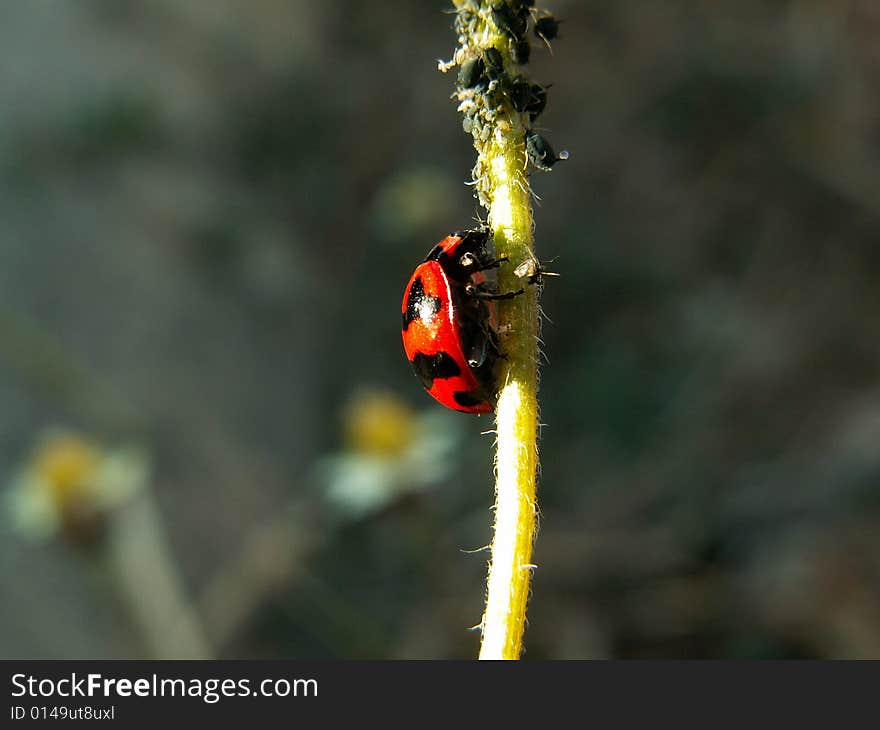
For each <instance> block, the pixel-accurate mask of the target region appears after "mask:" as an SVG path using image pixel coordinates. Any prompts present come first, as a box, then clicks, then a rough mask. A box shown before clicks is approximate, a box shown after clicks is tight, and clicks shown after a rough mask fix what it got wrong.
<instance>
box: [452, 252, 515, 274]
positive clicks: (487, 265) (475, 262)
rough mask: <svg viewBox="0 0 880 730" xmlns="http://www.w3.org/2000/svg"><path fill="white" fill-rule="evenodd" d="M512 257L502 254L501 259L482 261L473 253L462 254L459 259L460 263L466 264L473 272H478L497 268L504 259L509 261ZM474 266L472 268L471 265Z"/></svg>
mask: <svg viewBox="0 0 880 730" xmlns="http://www.w3.org/2000/svg"><path fill="white" fill-rule="evenodd" d="M509 260H510V259H508V258H507V256H502V257H501V258H499V259H494V260H492V261H484V262H480V260H479V259H478V258H477V257H476V256H474V255H473V254H472V253H465V254H462V256H461V258H460V259H459V260H458V262H459V264H461V265H462V266H464V267H465V268H466V269H469V270H470V273H472V274H478V273H479V272H481V271H488V270H489V269H497V268H498V267H499V266H500V265H501V263H502V262H503V261H509ZM472 266H473V267H474V268H471V267H472Z"/></svg>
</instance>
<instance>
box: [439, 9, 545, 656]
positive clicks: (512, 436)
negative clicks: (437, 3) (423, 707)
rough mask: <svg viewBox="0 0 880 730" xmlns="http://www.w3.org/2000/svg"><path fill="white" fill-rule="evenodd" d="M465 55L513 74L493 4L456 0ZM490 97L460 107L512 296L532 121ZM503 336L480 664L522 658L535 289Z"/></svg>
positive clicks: (528, 565)
mask: <svg viewBox="0 0 880 730" xmlns="http://www.w3.org/2000/svg"><path fill="white" fill-rule="evenodd" d="M455 5H456V8H457V9H458V11H459V15H458V19H457V22H456V28H457V30H458V32H459V41H460V44H461V45H460V47H459V49H458V50H457V51H456V61H457V62H459V63H460V62H461V61H462V60H466V59H467V58H477V57H479V55H480V54H481V53H482V50H483V49H485V48H487V47H489V46H494V47H495V48H496V49H497V50H498V51H499V53H500V54H501V57H502V59H503V61H504V67H505V73H506V74H507V75H508V77H510V78H512V77H513V76H514V74H513V73H511V70H512V69H514V68H515V66H514V63H513V61H512V59H511V55H510V51H509V43H508V41H507V38H506V37H505V36H504V35H503V33H502V32H501V31H499V29H498V27H497V26H496V25H495V24H494V22H493V19H492V15H491V13H490V7H489V6H490V3H487V2H480V3H475V2H472V1H468V0H455ZM487 96H488V95H486V94H475V93H474V92H472V91H469V90H460V92H459V99H460V101H461V102H462V105H461V108H462V111H464V112H465V114H466V115H468V116H469V117H470V119H471V131H472V133H473V135H474V146H475V148H476V149H477V153H478V158H477V164H476V166H475V168H474V181H475V183H476V190H477V196H478V198H479V200H480V202H481V203H482V204H483V205H484V207H487V208H488V210H489V225H490V227H491V228H492V232H493V235H494V241H495V253H496V256H498V257H507V258H508V260H509V261H510V262H511V265H510V266H509V267H502V269H501V271H500V272H499V281H498V284H499V289H500V290H501V291H512V290H515V289H519V288H522V285H523V282H522V280H521V279H519V278H518V277H516V276H515V275H514V274H513V273H511V272H512V271H513V269H514V268H515V267H516V266H517V265H518V264H520V263H521V262H524V261H535V256H534V253H533V247H534V243H533V236H532V207H531V192H530V188H529V182H528V177H527V176H526V174H525V170H526V151H525V144H524V134H525V130H526V126H525V124H524V115H523V114H522V113H520V112H517V111H516V110H515V109H514V108H513V107H512V105H511V104H510V103H509V101H504V102H503V103H501V104H500V105H499V104H493V105H491V106H490V104H489V102H487ZM498 310H499V313H498V320H499V321H498V332H499V338H500V341H501V351H502V352H503V354H504V357H503V358H500V359H499V364H498V367H497V371H496V376H497V378H498V383H499V384H500V388H499V392H498V401H497V405H496V432H497V443H496V455H495V471H496V483H495V527H494V534H493V539H492V548H491V550H492V553H491V560H490V563H489V575H488V581H487V597H486V609H485V613H484V614H483V621H482V635H483V640H482V645H481V648H480V659H518V658H519V656H520V654H521V652H522V637H523V631H524V628H525V620H526V603H527V600H528V595H529V585H530V582H531V575H532V569H533V568H534V566H533V565H532V546H533V542H534V536H535V531H536V520H537V506H536V500H535V482H536V473H537V469H538V448H537V422H538V401H537V388H538V368H537V343H538V325H539V316H538V300H537V287H534V286H527V287H526V291H525V293H524V294H523V295H522V296H518V297H515V298H514V299H511V300H508V301H504V302H500V303H499V307H498Z"/></svg>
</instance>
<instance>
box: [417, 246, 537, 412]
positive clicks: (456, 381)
mask: <svg viewBox="0 0 880 730" xmlns="http://www.w3.org/2000/svg"><path fill="white" fill-rule="evenodd" d="M488 240H489V231H488V230H487V229H481V230H466V231H458V232H456V233H453V234H452V235H449V236H446V238H444V239H443V240H442V241H440V243H438V244H437V245H436V246H435V247H434V248H433V249H431V251H430V252H429V253H428V255H427V256H426V257H425V260H424V261H423V262H422V263H421V264H419V265H418V266H417V267H416V270H415V271H414V272H413V275H412V276H411V277H410V280H409V283H408V284H407V286H406V290H405V291H404V293H403V303H402V305H401V314H402V316H403V326H402V331H403V348H404V350H405V352H406V357H407V359H408V360H409V361H410V364H411V365H412V367H413V370H415V373H416V375H417V376H418V377H419V379H420V380H421V381H422V385H423V386H424V387H425V390H427V391H428V393H429V394H430V395H431V396H432V397H433V398H435V399H436V400H437V401H439V402H440V403H442V404H443V405H444V406H446V407H447V408H452V409H453V410H456V411H463V412H465V413H491V412H492V410H493V403H492V402H493V400H494V398H495V391H496V388H495V378H494V375H493V368H494V366H495V361H496V360H497V358H498V341H497V335H496V333H495V330H494V329H493V327H492V322H493V319H494V312H493V311H492V309H491V307H492V300H495V299H509V298H511V297H514V296H516V295H518V294H521V293H522V290H519V291H516V292H510V293H508V294H498V293H495V292H494V291H492V290H491V289H490V288H489V287H488V286H487V285H486V279H485V277H484V276H483V275H482V273H481V272H484V271H487V270H489V269H494V268H497V267H498V265H499V264H500V263H501V260H498V259H493V258H492V256H491V255H490V254H489V252H488V250H487V243H488Z"/></svg>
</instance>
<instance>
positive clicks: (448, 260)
mask: <svg viewBox="0 0 880 730" xmlns="http://www.w3.org/2000/svg"><path fill="white" fill-rule="evenodd" d="M489 235H490V231H489V229H488V228H480V229H475V230H464V231H456V232H455V233H453V234H452V235H450V236H447V237H446V238H444V239H443V240H442V241H440V243H438V244H437V245H436V246H434V248H433V249H432V250H431V252H430V253H429V254H428V256H427V257H426V258H425V261H436V262H437V263H439V264H440V266H442V267H443V271H444V272H445V273H446V275H447V276H448V277H449V278H450V279H452V280H453V281H458V282H466V281H468V279H470V277H471V276H472V275H473V274H474V273H475V272H477V271H482V270H483V269H484V268H485V265H486V263H488V262H489V261H490V260H491V256H490V255H489V252H488V250H487V244H488V241H489Z"/></svg>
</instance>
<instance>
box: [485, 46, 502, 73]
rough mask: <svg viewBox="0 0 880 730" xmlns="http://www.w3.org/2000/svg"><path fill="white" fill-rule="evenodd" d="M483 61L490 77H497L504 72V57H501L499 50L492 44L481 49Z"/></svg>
mask: <svg viewBox="0 0 880 730" xmlns="http://www.w3.org/2000/svg"><path fill="white" fill-rule="evenodd" d="M483 62H484V64H485V68H486V74H487V75H488V76H489V78H490V79H497V78H499V77H500V76H501V74H503V73H504V59H503V58H502V57H501V51H499V50H498V49H497V48H495V47H494V46H490V47H489V48H486V49H484V50H483Z"/></svg>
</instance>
